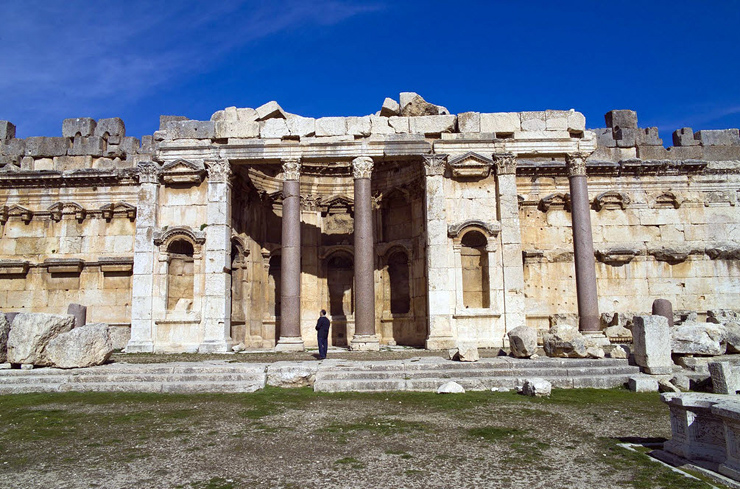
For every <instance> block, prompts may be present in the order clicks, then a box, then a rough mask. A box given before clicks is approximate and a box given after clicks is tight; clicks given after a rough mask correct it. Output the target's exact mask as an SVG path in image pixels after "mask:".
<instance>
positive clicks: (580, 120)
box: [568, 109, 586, 132]
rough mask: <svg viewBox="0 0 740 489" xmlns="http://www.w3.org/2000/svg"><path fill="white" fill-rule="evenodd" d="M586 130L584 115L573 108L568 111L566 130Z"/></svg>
mask: <svg viewBox="0 0 740 489" xmlns="http://www.w3.org/2000/svg"><path fill="white" fill-rule="evenodd" d="M585 130H586V116H585V115H583V114H581V113H580V112H577V111H575V110H573V109H570V110H569V111H568V131H570V132H583V131H585Z"/></svg>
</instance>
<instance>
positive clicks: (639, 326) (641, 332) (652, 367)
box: [632, 316, 673, 374]
mask: <svg viewBox="0 0 740 489" xmlns="http://www.w3.org/2000/svg"><path fill="white" fill-rule="evenodd" d="M632 337H633V346H634V351H633V353H634V357H635V362H636V363H637V365H639V366H640V367H642V369H643V370H644V371H645V372H647V373H649V374H669V373H672V372H673V360H672V359H671V342H670V339H669V338H670V332H669V329H668V320H667V319H666V318H664V317H663V316H635V317H634V318H633V320H632Z"/></svg>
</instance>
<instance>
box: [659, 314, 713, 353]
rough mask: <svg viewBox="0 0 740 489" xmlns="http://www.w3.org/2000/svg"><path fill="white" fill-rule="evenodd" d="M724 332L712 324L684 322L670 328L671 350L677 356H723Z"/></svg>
mask: <svg viewBox="0 0 740 489" xmlns="http://www.w3.org/2000/svg"><path fill="white" fill-rule="evenodd" d="M724 336H725V334H724V330H723V328H722V327H721V326H720V325H717V324H713V323H699V322H693V321H684V322H683V324H681V325H679V326H675V327H673V328H671V350H672V351H673V353H674V354H679V355H708V356H716V355H723V354H724V353H725V351H726V346H725V344H724V343H722V341H723V340H724Z"/></svg>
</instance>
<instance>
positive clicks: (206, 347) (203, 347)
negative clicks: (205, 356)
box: [198, 340, 233, 353]
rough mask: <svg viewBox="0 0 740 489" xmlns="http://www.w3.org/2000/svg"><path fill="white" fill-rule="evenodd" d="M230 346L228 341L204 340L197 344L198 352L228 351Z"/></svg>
mask: <svg viewBox="0 0 740 489" xmlns="http://www.w3.org/2000/svg"><path fill="white" fill-rule="evenodd" d="M232 346H233V344H232V343H231V342H229V341H220V340H215V341H204V342H203V343H201V344H200V345H198V353H230V352H231V347H232Z"/></svg>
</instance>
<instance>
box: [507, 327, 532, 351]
mask: <svg viewBox="0 0 740 489" xmlns="http://www.w3.org/2000/svg"><path fill="white" fill-rule="evenodd" d="M507 335H508V337H509V347H510V348H511V354H512V355H513V356H515V357H517V358H530V357H531V356H532V355H534V354H535V353H537V331H536V330H535V329H534V328H530V327H529V326H519V327H517V328H514V329H512V330H511V331H509V332H508V333H507Z"/></svg>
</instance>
